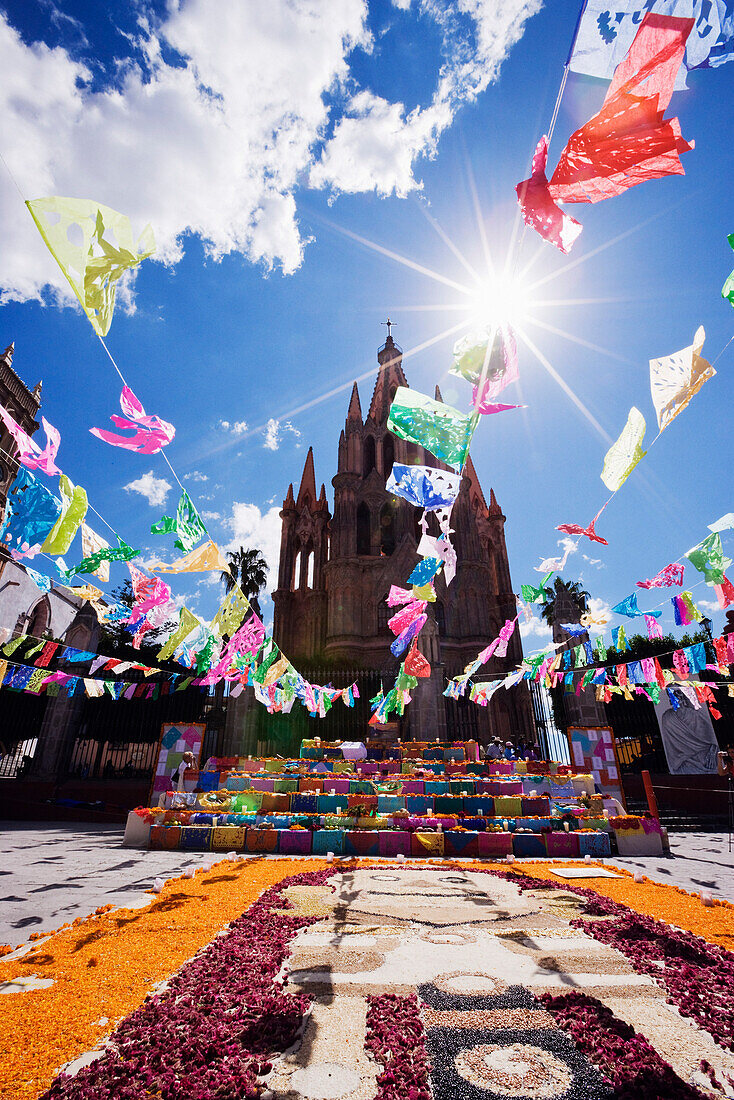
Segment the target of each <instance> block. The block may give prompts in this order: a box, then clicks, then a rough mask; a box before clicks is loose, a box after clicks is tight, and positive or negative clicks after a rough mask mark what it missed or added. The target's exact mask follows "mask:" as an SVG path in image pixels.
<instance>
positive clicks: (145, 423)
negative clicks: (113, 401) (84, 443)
mask: <svg viewBox="0 0 734 1100" xmlns="http://www.w3.org/2000/svg"><path fill="white" fill-rule="evenodd" d="M120 408H121V409H122V411H123V413H124V414H125V415H124V416H118V415H117V414H116V413H113V414H112V416H110V420H111V421H112V423H113V424H116V425H117V427H118V428H130V429H131V430H132V431H133V432H134V435H131V436H125V435H116V434H115V433H114V432H109V431H106V430H105V429H103V428H90V429H89V430H90V432H91V433H92V435H96V436H97V438H98V439H101V440H103V441H104V442H105V443H109V444H111V445H112V446H113V447H123V448H124V449H125V450H127V451H136V452H137V453H138V454H141V455H154V454H158V452H159V451H160V450H162V449H163V447H166V446H168V444H169V443H170V442H171V440H172V439H173V437H174V435H175V434H176V429H175V428H174V426H173V424H169V423H168V422H167V421H166V420H161V418H160V417H159V416H146V413H145V409H144V408H143V406H142V405H141V404H140V401H138V399H137V397H136V396H135V394H134V393H133V391H132V390H131V389H130V387H129V386H123V388H122V393H121V394H120Z"/></svg>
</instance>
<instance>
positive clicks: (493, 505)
mask: <svg viewBox="0 0 734 1100" xmlns="http://www.w3.org/2000/svg"><path fill="white" fill-rule="evenodd" d="M489 514H490V516H492V517H493V518H495V517H496V518H498V519H504V518H505V517H504V516H503V515H502V509H501V508H500V506H499V504H498V503H497V497H496V496H495V495H494V489H490V490H489Z"/></svg>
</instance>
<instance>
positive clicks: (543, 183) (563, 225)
mask: <svg viewBox="0 0 734 1100" xmlns="http://www.w3.org/2000/svg"><path fill="white" fill-rule="evenodd" d="M547 162H548V138H547V137H546V135H545V134H544V135H543V137H542V138H541V139H540V141H539V142H538V144H537V145H536V147H535V153H534V154H533V163H532V167H531V175H530V179H527V180H523V182H522V183H518V185H517V187H516V188H515V191H516V192H517V201H518V203H519V204H520V211H521V213H522V218H523V221H524V222H525V224H526V225H529V226H530V228H531V229H535V230H536V231H537V232H538V233H540V235H541V237H543V238H544V239H545V240H546V241H549V242H550V243H551V244H554V245H555V246H556V248H559V249H560V250H561V252H564V253H569V252H570V251H571V249H572V248H573V244H574V241H575V240H576V238H577V237H578V235H579V233H580V232H581V230H582V229H583V226H582V225H581V223H580V222H577V221H576V219H575V218H572V217H571V215H570V214H566V213H564V211H563V210H561V208H560V206H558V205H557V204H556V203H555V202H554V200H553V196H552V195H551V193H550V190H549V188H548V177H547V176H546V174H545V168H546V164H547Z"/></svg>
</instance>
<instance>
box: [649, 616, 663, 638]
mask: <svg viewBox="0 0 734 1100" xmlns="http://www.w3.org/2000/svg"><path fill="white" fill-rule="evenodd" d="M645 623H646V624H647V636H648V638H662V636H663V632H662V630H661V629H660V623H659V622H658V621H657V619H656V618H655V616H654V615H645Z"/></svg>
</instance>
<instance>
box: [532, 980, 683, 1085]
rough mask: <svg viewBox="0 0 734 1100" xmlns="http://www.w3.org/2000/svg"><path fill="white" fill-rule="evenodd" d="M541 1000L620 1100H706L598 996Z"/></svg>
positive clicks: (546, 995)
mask: <svg viewBox="0 0 734 1100" xmlns="http://www.w3.org/2000/svg"><path fill="white" fill-rule="evenodd" d="M540 1000H541V1001H542V1003H543V1007H544V1008H545V1009H546V1010H547V1011H548V1012H550V1014H551V1015H552V1016H554V1017H555V1019H556V1021H557V1022H558V1025H559V1027H562V1028H563V1030H564V1031H567V1032H568V1034H569V1035H570V1036H571V1038H572V1039H573V1040H574V1042H575V1043H576V1046H577V1047H578V1049H579V1050H580V1051H582V1053H584V1054H585V1055H586V1057H587V1058H588V1059H589V1061H590V1062H592V1063H593V1064H594V1065H595V1066H596V1067H597V1068H598V1069H599V1071H600V1072H601V1074H602V1076H603V1077H605V1078H606V1080H607V1081H608V1082H609V1084H610V1085H612V1086H613V1088H614V1098H615V1100H650V1098H651V1097H653V1096H659V1097H663V1096H664V1097H665V1100H702V1097H703V1093H701V1092H699V1090H698V1089H697V1088H694V1087H693V1086H692V1085H689V1084H687V1083H686V1082H685V1081H683V1080H681V1078H680V1077H678V1075H677V1074H676V1073H675V1071H674V1070H673V1067H672V1066H670V1065H668V1063H667V1062H665V1061H663V1059H662V1058H661V1057H660V1055H659V1054H658V1052H657V1051H656V1050H655V1049H654V1047H652V1046H651V1045H650V1043H649V1042H648V1041H647V1039H646V1038H645V1037H644V1036H643V1035H640V1034H638V1033H637V1032H636V1031H635V1029H634V1028H633V1027H631V1025H630V1024H627V1023H625V1022H624V1021H623V1020H620V1019H619V1018H618V1017H617V1016H615V1015H614V1013H613V1012H612V1011H611V1010H610V1009H609V1008H607V1007H606V1005H604V1004H602V1002H601V1001H598V1000H597V999H596V998H595V997H588V996H587V995H586V994H585V993H578V992H576V991H575V990H574V991H573V992H571V993H562V994H561V995H560V996H557V997H556V996H553V995H552V994H550V993H544V994H543V995H542V996H541V998H540Z"/></svg>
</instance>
